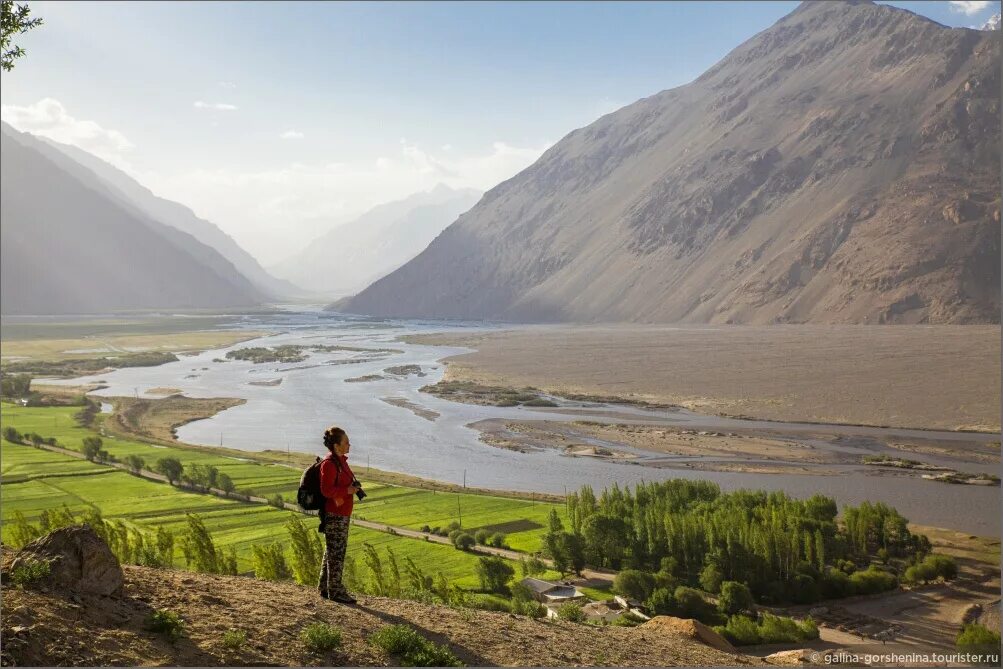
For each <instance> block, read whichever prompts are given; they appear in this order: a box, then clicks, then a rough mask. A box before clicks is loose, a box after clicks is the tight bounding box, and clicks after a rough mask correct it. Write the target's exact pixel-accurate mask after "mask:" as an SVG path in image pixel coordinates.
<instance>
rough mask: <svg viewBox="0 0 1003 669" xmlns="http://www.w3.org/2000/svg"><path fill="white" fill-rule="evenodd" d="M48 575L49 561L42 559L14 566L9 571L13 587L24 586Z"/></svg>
mask: <svg viewBox="0 0 1003 669" xmlns="http://www.w3.org/2000/svg"><path fill="white" fill-rule="evenodd" d="M48 576H49V563H48V562H46V561H44V560H32V561H30V562H24V563H22V564H19V565H17V566H16V567H14V569H12V570H11V573H10V580H11V582H12V583H13V584H14V586H15V587H18V588H25V587H27V586H30V585H33V584H35V583H37V582H39V581H41V580H42V579H44V578H47V577H48Z"/></svg>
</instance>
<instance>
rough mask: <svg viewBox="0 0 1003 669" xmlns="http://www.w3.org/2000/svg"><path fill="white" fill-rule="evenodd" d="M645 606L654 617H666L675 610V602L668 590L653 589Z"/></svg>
mask: <svg viewBox="0 0 1003 669" xmlns="http://www.w3.org/2000/svg"><path fill="white" fill-rule="evenodd" d="M645 604H646V605H647V607H648V609H650V610H651V611H652V613H654V614H655V615H659V616H667V615H671V614H672V612H673V611H674V610H675V606H676V600H675V599H674V598H673V597H672V591H671V590H669V589H668V588H655V589H654V591H652V593H651V596H650V597H648V599H647V600H646V602H645Z"/></svg>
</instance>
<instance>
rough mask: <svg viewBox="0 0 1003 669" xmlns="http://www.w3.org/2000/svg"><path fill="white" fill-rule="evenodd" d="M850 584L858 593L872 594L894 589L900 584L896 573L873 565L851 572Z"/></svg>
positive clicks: (855, 592)
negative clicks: (890, 572)
mask: <svg viewBox="0 0 1003 669" xmlns="http://www.w3.org/2000/svg"><path fill="white" fill-rule="evenodd" d="M850 586H851V587H852V588H853V593H854V594H856V595H870V594H874V593H878V592H885V591H886V590H894V589H895V588H896V587H897V586H898V579H896V578H895V575H894V574H889V573H888V572H886V571H882V570H881V569H878V568H877V567H875V566H874V565H871V566H870V567H868V568H867V569H864V570H861V571H855V572H853V573H852V574H850Z"/></svg>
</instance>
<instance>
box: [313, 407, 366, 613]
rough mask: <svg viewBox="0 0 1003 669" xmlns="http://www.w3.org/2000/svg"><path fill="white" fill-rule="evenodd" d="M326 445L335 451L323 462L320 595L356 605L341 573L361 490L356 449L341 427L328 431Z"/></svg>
mask: <svg viewBox="0 0 1003 669" xmlns="http://www.w3.org/2000/svg"><path fill="white" fill-rule="evenodd" d="M324 446H325V447H327V450H329V451H330V452H331V454H330V455H328V456H327V457H326V458H324V459H323V460H321V463H320V492H321V494H322V495H323V496H324V498H325V499H326V502H325V504H324V512H323V518H324V519H323V525H322V527H323V532H324V537H325V539H326V541H325V545H324V563H323V566H322V567H321V571H320V584H319V587H320V596H321V597H323V598H325V599H330V600H333V601H335V602H341V603H342V604H354V603H355V598H354V597H352V595H350V594H349V592H348V590H346V589H345V585H344V584H343V583H342V582H341V574H342V571H343V570H344V568H345V551H346V550H347V549H348V524H349V521H350V520H351V516H352V506H353V504H354V502H355V495H356V493H357V492H358V491H359V490H360V488H359V487H357V485H356V484H355V475H354V474H353V473H352V470H351V468H350V467H349V466H348V452H349V450H351V448H352V444H351V442H349V440H348V434H346V433H345V431H344V430H342V429H341V428H340V427H329V428H328V429H327V430H325V431H324Z"/></svg>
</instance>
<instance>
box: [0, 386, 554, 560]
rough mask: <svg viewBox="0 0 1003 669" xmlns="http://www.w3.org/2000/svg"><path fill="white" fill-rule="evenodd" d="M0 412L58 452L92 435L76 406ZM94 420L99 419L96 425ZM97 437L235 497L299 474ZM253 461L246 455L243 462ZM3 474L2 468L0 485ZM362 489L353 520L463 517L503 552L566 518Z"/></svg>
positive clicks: (429, 494)
mask: <svg viewBox="0 0 1003 669" xmlns="http://www.w3.org/2000/svg"><path fill="white" fill-rule="evenodd" d="M0 411H2V416H3V422H4V425H8V424H9V425H12V426H14V427H15V428H16V429H17V430H18V431H19V432H22V433H27V432H37V433H38V434H41V435H42V436H44V437H55V438H56V439H57V440H58V441H59V445H60V446H62V447H63V448H68V449H72V450H77V451H79V450H80V449H81V442H82V440H83V438H84V437H87V436H90V435H93V434H95V431H94V430H92V429H90V428H85V427H80V426H78V425H77V423H76V421H75V420H74V419H73V415H74V414H75V413H76V412H77V411H78V408H77V407H21V406H15V405H12V404H4V405H3V406H2V409H0ZM100 418H101V417H100V416H99V420H100ZM103 439H104V448H105V449H106V450H107V451H108V452H109V453H111V454H112V455H113V456H115V457H116V458H118V459H119V460H124V459H125V458H126V457H127V456H129V455H138V456H140V457H142V458H143V459H144V460H145V461H146V463H147V466H148V467H152V466H153V464H154V463H155V462H156V460H157V459H159V458H164V457H173V458H177V459H178V460H180V461H181V462H183V463H185V464H188V463H196V464H203V465H212V466H214V467H216V468H218V469H219V471H220V472H221V473H225V474H227V475H228V476H229V477H230V478H231V479H232V480H233V482H234V484H235V485H236V486H237V490H238V491H240V492H247V491H253V493H254V494H255V495H258V496H262V497H271V496H272V495H274V494H276V493H278V494H281V495H282V496H283V498H284V499H286V500H288V501H292V500H295V498H296V489H297V487H298V486H299V478H300V474H301V471H300V469H299V468H298V467H288V466H284V465H279V464H265V463H259V462H254V461H243V460H239V459H236V458H233V457H230V456H220V455H215V454H213V453H208V452H205V451H199V450H191V449H186V448H183V447H178V448H171V447H165V446H157V445H153V444H147V443H143V442H139V441H132V440H128V439H120V438H116V437H103ZM252 455H253V454H248V456H249V457H251V456H252ZM5 466H6V465H5ZM356 469H357V470H358V471H357V472H356V473H357V474H358V475H359V476H360V477H363V476H364V470H363V469H362V468H358V467H357V468H356ZM7 475H8V474H7V472H6V470H4V477H5V480H6V477H7ZM12 475H13V474H12ZM364 485H365V488H366V492H367V493H368V495H369V496H368V497H367V498H366V500H365V501H364V502H363V503H361V504H358V505H357V506H356V515H357V516H359V517H360V518H364V519H366V520H371V521H374V522H378V523H386V524H388V525H397V526H400V527H407V528H410V529H420V528H421V527H422V526H424V525H428V526H430V527H436V526H439V527H442V528H445V527H446V526H447V525H449V524H450V523H451V522H454V521H458V520H460V517H461V516H462V525H463V528H464V529H466V530H469V531H471V532H474V531H476V530H478V529H480V528H485V529H488V530H489V531H491V532H501V533H503V534H505V535H506V537H507V544H508V546H509V547H510V548H512V549H514V550H518V551H524V552H527V553H532V552H535V551H537V550H539V549H540V545H541V540H542V537H543V535H544V533H545V532H546V528H547V518H548V516H549V514H550V510H551V509H557V511H558V514H559V515H560V516H561V519H562V521H565V520H566V518H565V508H564V505H562V504H550V503H546V502H533V501H530V500H521V499H514V498H510V497H492V496H489V495H480V494H457V493H448V492H441V491H431V490H422V489H418V488H408V487H403V486H392V485H382V484H379V483H369V482H366V483H365V484H364ZM457 501H459V504H457Z"/></svg>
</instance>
